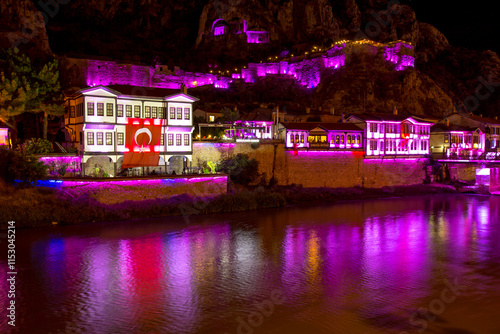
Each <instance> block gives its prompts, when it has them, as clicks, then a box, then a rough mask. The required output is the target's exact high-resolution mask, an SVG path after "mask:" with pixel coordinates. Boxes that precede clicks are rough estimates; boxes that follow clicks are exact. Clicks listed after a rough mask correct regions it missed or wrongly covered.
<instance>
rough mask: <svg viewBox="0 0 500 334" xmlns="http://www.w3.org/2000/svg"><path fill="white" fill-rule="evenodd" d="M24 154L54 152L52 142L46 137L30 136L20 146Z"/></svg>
mask: <svg viewBox="0 0 500 334" xmlns="http://www.w3.org/2000/svg"><path fill="white" fill-rule="evenodd" d="M20 150H21V151H22V152H24V153H25V154H31V155H32V154H47V153H52V152H54V149H53V148H52V143H51V142H50V141H48V140H47V139H41V138H31V139H30V140H28V141H26V142H25V143H24V144H22V145H21V146H20Z"/></svg>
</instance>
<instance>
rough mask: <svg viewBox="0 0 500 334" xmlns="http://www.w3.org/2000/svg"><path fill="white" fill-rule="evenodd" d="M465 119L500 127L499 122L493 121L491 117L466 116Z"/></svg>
mask: <svg viewBox="0 0 500 334" xmlns="http://www.w3.org/2000/svg"><path fill="white" fill-rule="evenodd" d="M465 117H468V118H470V119H472V120H474V121H477V122H481V123H486V124H495V125H500V120H498V119H494V118H491V117H481V116H476V115H468V116H465Z"/></svg>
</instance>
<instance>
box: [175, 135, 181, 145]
mask: <svg viewBox="0 0 500 334" xmlns="http://www.w3.org/2000/svg"><path fill="white" fill-rule="evenodd" d="M175 145H176V146H181V145H182V136H181V134H180V133H178V134H176V135H175Z"/></svg>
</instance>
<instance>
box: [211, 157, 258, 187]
mask: <svg viewBox="0 0 500 334" xmlns="http://www.w3.org/2000/svg"><path fill="white" fill-rule="evenodd" d="M217 167H218V168H217V169H218V170H219V171H220V172H224V173H226V174H228V175H229V177H230V179H231V181H234V182H236V183H238V184H241V185H248V184H250V183H252V182H255V181H256V180H257V178H258V177H259V175H260V174H259V162H258V161H257V160H255V159H250V157H249V156H248V155H247V154H242V153H238V154H237V155H236V156H234V157H233V158H228V159H224V160H222V161H220V162H219V165H218V166H217Z"/></svg>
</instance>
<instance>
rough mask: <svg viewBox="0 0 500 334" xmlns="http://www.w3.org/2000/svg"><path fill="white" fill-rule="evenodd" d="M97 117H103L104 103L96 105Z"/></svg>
mask: <svg viewBox="0 0 500 334" xmlns="http://www.w3.org/2000/svg"><path fill="white" fill-rule="evenodd" d="M97 116H104V103H98V104H97Z"/></svg>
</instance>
